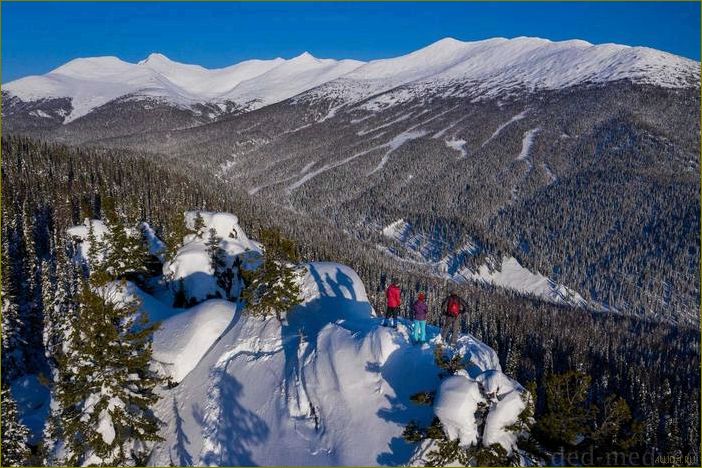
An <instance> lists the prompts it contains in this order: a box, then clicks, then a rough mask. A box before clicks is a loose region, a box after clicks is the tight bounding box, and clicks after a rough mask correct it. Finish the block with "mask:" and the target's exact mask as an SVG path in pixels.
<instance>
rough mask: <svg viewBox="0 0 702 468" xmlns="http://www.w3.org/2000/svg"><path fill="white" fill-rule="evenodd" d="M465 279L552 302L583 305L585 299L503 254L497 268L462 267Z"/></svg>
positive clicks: (485, 266)
mask: <svg viewBox="0 0 702 468" xmlns="http://www.w3.org/2000/svg"><path fill="white" fill-rule="evenodd" d="M458 276H459V277H462V278H464V279H467V280H473V281H483V282H486V283H490V284H494V285H495V286H501V287H504V288H508V289H513V290H516V291H519V292H522V293H526V294H533V295H535V296H539V297H543V298H545V299H547V300H550V301H553V302H565V303H569V304H575V305H584V304H585V303H586V301H585V299H584V298H583V297H582V296H581V295H580V294H578V293H577V292H575V291H573V290H572V289H570V288H568V287H566V286H564V285H562V284H556V283H555V282H554V281H553V280H551V279H549V278H547V277H546V276H543V275H542V274H540V273H534V272H532V271H530V270H529V269H527V268H524V267H523V266H522V265H521V264H520V263H519V261H517V259H515V258H514V257H508V256H504V257H503V258H502V263H501V265H500V267H499V270H498V269H497V268H496V266H495V265H492V264H489V263H486V264H483V265H481V266H480V268H479V269H478V271H471V270H468V269H462V270H461V271H460V272H459V274H458Z"/></svg>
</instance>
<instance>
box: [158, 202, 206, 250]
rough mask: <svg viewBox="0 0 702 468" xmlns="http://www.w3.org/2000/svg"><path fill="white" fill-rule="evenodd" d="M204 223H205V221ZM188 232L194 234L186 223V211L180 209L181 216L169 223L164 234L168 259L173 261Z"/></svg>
mask: <svg viewBox="0 0 702 468" xmlns="http://www.w3.org/2000/svg"><path fill="white" fill-rule="evenodd" d="M203 224H204V223H203ZM188 234H193V232H192V231H190V230H189V229H188V227H187V225H186V222H185V212H184V211H179V216H177V217H176V219H175V220H173V221H172V222H170V223H169V225H168V230H167V231H166V235H165V236H164V237H165V239H164V243H165V244H166V260H168V261H173V259H174V258H175V256H176V254H177V253H178V249H179V248H180V247H181V246H182V245H183V238H185V236H187V235H188Z"/></svg>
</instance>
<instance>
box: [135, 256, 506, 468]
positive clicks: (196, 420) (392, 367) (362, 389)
mask: <svg viewBox="0 0 702 468" xmlns="http://www.w3.org/2000/svg"><path fill="white" fill-rule="evenodd" d="M301 288H302V293H303V298H304V302H303V303H302V304H301V305H300V306H298V307H296V308H295V309H293V310H292V311H290V312H289V313H288V314H287V316H286V318H285V320H284V321H283V322H282V323H281V322H279V321H278V320H276V319H275V318H268V319H262V318H256V317H251V316H248V315H246V313H245V311H240V310H235V311H233V317H232V318H231V320H230V323H229V324H228V326H227V327H226V328H225V329H224V330H223V331H222V333H221V336H219V337H217V339H215V340H214V341H212V343H211V344H209V345H207V344H203V345H202V346H201V347H200V349H201V350H204V349H206V351H205V353H204V355H203V356H202V357H201V358H200V359H199V362H197V364H196V365H195V366H194V367H193V368H192V369H191V370H190V372H189V373H187V375H185V376H184V377H183V378H182V380H180V383H179V385H178V386H177V387H175V388H172V389H170V390H166V391H164V394H163V398H162V399H161V401H160V402H159V404H158V406H157V408H156V412H157V416H158V417H159V418H161V419H162V420H163V421H165V422H166V424H165V426H164V427H163V428H162V430H161V436H162V437H164V439H165V440H164V441H163V442H160V443H157V445H156V447H155V449H154V451H153V454H152V458H151V460H150V463H151V464H155V465H159V466H163V465H167V464H170V463H173V464H176V465H210V466H212V465H249V466H251V465H259V464H260V465H318V464H322V465H361V466H369V465H377V464H393V465H396V464H405V463H407V462H408V461H409V460H410V459H411V458H412V456H413V453H414V451H415V447H414V446H412V445H410V444H407V443H405V442H404V441H403V440H402V439H401V434H402V431H403V429H404V426H405V425H406V424H407V423H408V422H409V421H410V420H411V419H415V420H417V421H420V423H422V424H428V423H429V422H431V419H432V417H433V411H432V408H429V407H426V406H420V405H415V404H413V403H411V402H410V400H409V397H410V396H411V395H413V394H414V393H417V392H419V391H423V390H432V389H436V388H437V387H438V385H439V383H440V381H439V379H438V371H439V369H438V368H437V367H436V366H435V364H434V358H433V350H432V348H433V346H434V344H435V343H436V342H437V341H440V339H441V338H440V337H439V336H438V330H437V329H436V328H435V327H428V330H427V331H428V335H429V338H430V340H431V342H430V343H429V344H427V345H424V346H421V347H420V346H417V345H413V344H411V343H410V341H409V333H410V331H409V324H408V323H407V322H405V321H403V320H401V321H400V325H399V328H398V329H397V330H393V329H390V328H385V327H382V326H380V322H381V319H380V318H378V317H375V314H374V312H373V309H372V307H371V305H370V304H369V302H368V298H367V296H366V293H365V288H364V287H363V283H362V282H361V280H360V279H359V277H358V275H357V274H356V273H355V272H354V271H353V270H352V269H350V268H349V267H346V266H344V265H340V264H336V263H319V262H316V263H310V264H308V265H307V273H306V274H305V275H304V277H303V278H302V279H301ZM213 302H215V301H207V302H204V303H203V304H201V305H200V307H202V306H207V307H209V304H212V303H213ZM152 306H153V305H149V304H147V303H146V302H144V307H145V308H147V309H149V308H151V307H152ZM176 317H177V315H175V316H173V317H172V318H169V319H167V320H166V321H165V322H164V326H165V327H166V328H173V329H176V328H177V326H176V324H175V319H176ZM200 320H203V318H193V319H192V320H191V321H189V322H188V323H189V324H190V325H189V326H192V327H195V328H199V325H198V322H199V321H200ZM207 334H208V336H209V337H210V338H212V337H214V336H215V335H216V333H207ZM168 341H169V340H162V339H160V338H158V337H157V339H155V342H154V351H155V353H161V355H163V352H164V349H163V346H164V345H165V344H166V343H167V342H168ZM174 341H175V342H181V340H180V339H179V338H177V339H175V340H174ZM184 341H186V340H182V342H184ZM173 347H176V346H173ZM456 349H457V351H458V352H461V353H464V357H465V361H466V363H467V364H468V371H467V372H466V373H467V374H469V375H472V376H473V377H461V378H462V379H464V380H466V381H472V385H474V386H475V387H476V388H477V385H478V383H477V381H476V380H473V379H474V378H475V377H477V376H479V375H480V374H482V373H483V372H484V371H486V370H492V371H493V372H499V371H500V367H499V362H498V360H497V356H496V354H495V352H494V351H493V350H492V349H490V348H489V347H487V346H486V345H484V344H483V343H481V342H479V341H478V340H476V339H475V338H473V337H471V336H469V335H465V336H462V337H461V339H460V340H459V343H458V345H457V347H456ZM472 395H473V394H472V393H471V394H461V392H456V393H455V395H454V397H455V399H456V400H455V402H456V403H455V404H456V405H457V408H463V409H465V408H466V407H467V406H468V405H467V404H466V403H465V402H464V401H463V400H465V399H469V398H472V397H473V396H472ZM444 409H446V410H447V411H450V412H452V413H454V414H456V413H457V411H456V408H453V409H452V408H449V407H447V406H445V407H444Z"/></svg>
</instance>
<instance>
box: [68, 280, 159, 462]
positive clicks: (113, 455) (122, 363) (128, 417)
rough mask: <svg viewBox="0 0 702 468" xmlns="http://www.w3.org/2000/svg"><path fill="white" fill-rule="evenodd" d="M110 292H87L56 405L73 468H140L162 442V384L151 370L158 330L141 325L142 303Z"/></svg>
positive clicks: (144, 320) (83, 294) (143, 320)
mask: <svg viewBox="0 0 702 468" xmlns="http://www.w3.org/2000/svg"><path fill="white" fill-rule="evenodd" d="M108 288H109V287H106V288H103V289H101V290H100V291H101V292H100V293H98V292H95V291H94V290H93V289H92V288H91V287H90V286H89V285H87V284H86V285H84V286H83V289H82V291H81V293H80V297H79V300H78V301H79V303H80V308H79V311H78V317H77V320H78V323H79V324H80V325H79V326H76V327H74V328H73V330H72V333H71V336H70V339H69V346H68V348H69V351H68V352H67V353H66V355H65V356H64V357H63V358H62V361H63V362H62V363H61V368H62V370H63V372H62V376H61V380H60V381H59V382H58V384H57V389H56V397H57V399H58V402H59V403H60V405H61V407H62V415H61V418H60V419H61V424H62V433H63V435H64V438H65V440H64V442H65V446H66V451H67V459H66V462H67V463H69V464H71V465H75V464H86V463H103V464H107V465H122V464H134V463H135V461H137V460H143V453H144V451H145V450H146V445H145V444H146V443H147V442H150V441H154V440H159V437H158V435H157V432H158V420H157V419H156V418H155V416H154V415H153V413H152V410H151V408H152V405H153V404H154V403H155V402H156V401H157V400H158V397H157V395H156V394H155V393H154V389H155V387H156V385H158V384H159V382H160V381H161V380H160V378H159V377H158V376H157V375H156V374H155V373H154V372H153V371H152V370H151V369H150V368H149V363H150V360H151V335H152V333H153V331H154V330H155V328H156V325H149V324H148V323H147V317H146V316H144V315H141V316H140V318H138V315H139V314H138V304H137V303H135V302H128V303H115V302H113V301H112V300H113V299H114V297H111V296H112V295H111V294H110V293H108V292H106V291H107V289H108ZM105 296H107V297H105Z"/></svg>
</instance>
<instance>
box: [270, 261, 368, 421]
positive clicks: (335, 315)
mask: <svg viewBox="0 0 702 468" xmlns="http://www.w3.org/2000/svg"><path fill="white" fill-rule="evenodd" d="M308 268H309V271H310V274H311V276H312V278H314V280H315V282H316V283H317V288H318V290H319V297H318V298H316V299H314V300H312V301H309V302H307V303H305V304H301V305H299V306H297V307H295V308H294V309H293V310H291V311H290V312H289V313H288V315H287V317H286V320H285V322H284V323H283V325H282V327H281V338H282V342H283V352H284V355H285V376H286V377H285V378H286V384H285V387H284V391H285V398H286V401H287V403H288V405H291V404H292V405H295V404H296V403H303V402H305V400H309V408H299V409H300V411H302V412H303V413H306V415H304V414H303V415H299V414H298V415H296V417H298V418H303V419H307V420H308V422H309V424H310V426H311V427H313V428H314V430H315V431H316V432H317V433H319V434H322V433H323V432H324V415H323V414H320V411H321V409H320V408H319V407H317V406H316V402H315V401H313V397H310V395H309V393H308V389H307V388H305V379H304V378H303V375H302V374H303V371H304V365H305V363H306V362H307V361H308V360H309V359H310V358H311V357H312V356H313V355H314V354H315V352H316V350H317V344H318V338H319V334H320V332H321V331H322V330H323V329H324V328H325V327H326V326H328V325H330V324H334V326H338V327H341V328H345V329H347V330H349V331H350V332H351V333H353V335H354V337H356V338H359V339H362V337H363V335H365V334H366V333H368V332H370V331H371V330H372V329H373V322H372V320H371V317H372V315H371V312H372V310H373V309H372V307H371V305H370V303H368V302H367V301H359V300H358V297H357V295H356V291H355V290H354V287H353V280H352V279H351V278H350V277H349V276H348V275H347V274H345V273H344V272H343V271H342V270H341V269H340V268H337V269H336V271H335V272H334V276H335V278H332V276H331V275H330V274H329V273H328V272H325V273H324V279H322V275H321V274H320V272H319V271H318V270H317V268H316V267H315V265H314V264H311V265H309V266H308ZM300 393H304V395H300ZM289 407H290V406H289Z"/></svg>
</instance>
